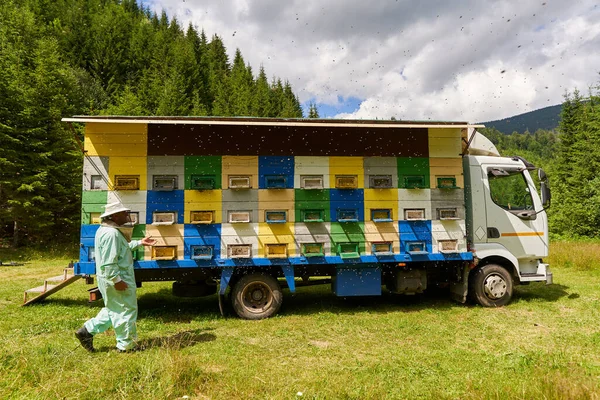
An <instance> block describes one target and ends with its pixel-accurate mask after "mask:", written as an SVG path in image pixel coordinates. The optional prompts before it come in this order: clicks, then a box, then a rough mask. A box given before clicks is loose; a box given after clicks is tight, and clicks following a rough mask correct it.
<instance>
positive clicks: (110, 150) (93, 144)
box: [84, 122, 148, 157]
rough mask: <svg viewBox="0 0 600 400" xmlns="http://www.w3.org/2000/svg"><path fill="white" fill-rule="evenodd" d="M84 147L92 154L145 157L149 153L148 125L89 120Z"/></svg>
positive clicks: (86, 126)
mask: <svg viewBox="0 0 600 400" xmlns="http://www.w3.org/2000/svg"><path fill="white" fill-rule="evenodd" d="M84 147H85V150H86V151H87V154H88V155H90V156H110V157H113V156H114V157H119V156H122V157H125V156H132V157H145V156H146V155H147V154H148V125H147V124H103V123H94V122H88V123H86V125H85V140H84Z"/></svg>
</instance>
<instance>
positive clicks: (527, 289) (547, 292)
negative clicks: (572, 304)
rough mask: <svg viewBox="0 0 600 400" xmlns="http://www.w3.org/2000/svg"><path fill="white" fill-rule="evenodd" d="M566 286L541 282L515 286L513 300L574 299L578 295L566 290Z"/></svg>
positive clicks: (549, 300) (553, 300)
mask: <svg viewBox="0 0 600 400" xmlns="http://www.w3.org/2000/svg"><path fill="white" fill-rule="evenodd" d="M568 289H569V287H568V286H565V285H559V284H552V285H546V284H545V283H542V282H539V283H538V282H536V283H532V284H530V285H528V286H517V287H516V290H515V292H514V294H513V302H521V301H526V302H530V301H540V300H541V301H547V302H555V301H558V300H560V299H562V298H563V297H567V298H569V299H576V298H578V297H579V294H577V293H569V292H568V291H567V290H568Z"/></svg>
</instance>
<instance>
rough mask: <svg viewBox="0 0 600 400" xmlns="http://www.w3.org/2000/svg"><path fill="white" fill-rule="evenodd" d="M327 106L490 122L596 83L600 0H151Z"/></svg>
mask: <svg viewBox="0 0 600 400" xmlns="http://www.w3.org/2000/svg"><path fill="white" fill-rule="evenodd" d="M144 4H146V5H148V6H150V8H151V9H152V10H154V11H156V12H158V13H160V12H161V11H162V10H165V11H166V12H167V15H168V16H169V18H173V17H176V18H177V20H178V21H179V22H180V23H181V24H182V25H183V26H184V27H186V26H187V25H188V24H189V23H190V22H191V23H192V24H193V25H194V26H195V27H196V28H197V29H199V30H201V29H204V32H205V33H206V35H207V37H208V38H209V39H210V38H211V37H212V36H213V35H214V34H217V35H219V36H220V37H221V38H222V39H223V42H224V44H225V47H226V48H227V51H228V53H229V56H230V60H233V55H234V53H235V50H236V48H239V49H240V51H241V53H242V55H243V57H244V60H245V61H246V63H247V64H250V66H252V68H253V71H254V72H255V74H256V73H257V72H258V70H259V68H260V66H261V65H262V66H263V67H264V69H265V72H266V73H267V76H268V77H270V78H272V77H273V76H276V77H278V78H281V79H282V80H284V81H285V80H288V81H289V82H290V84H291V85H292V88H293V90H294V93H296V94H297V95H298V97H299V99H300V101H301V103H302V104H303V106H304V107H305V108H307V107H308V104H310V103H311V102H312V103H315V104H316V105H317V107H318V110H319V114H320V116H321V117H327V118H358V119H371V118H379V119H389V118H391V117H394V118H396V119H399V120H436V121H453V120H454V121H468V122H472V123H475V122H485V121H491V120H496V119H502V118H506V117H510V116H513V115H517V114H522V113H525V112H528V111H533V110H536V109H540V108H543V107H547V106H551V105H555V104H560V103H561V102H562V101H563V97H564V95H565V93H566V92H567V91H568V92H572V91H573V90H575V89H577V90H579V91H580V92H582V94H585V93H587V92H588V90H589V88H590V87H592V86H596V85H598V83H599V82H600V79H599V78H600V76H599V72H600V1H593V0H533V1H532V0H518V1H517V0H368V1H365V0H301V1H300V0H144Z"/></svg>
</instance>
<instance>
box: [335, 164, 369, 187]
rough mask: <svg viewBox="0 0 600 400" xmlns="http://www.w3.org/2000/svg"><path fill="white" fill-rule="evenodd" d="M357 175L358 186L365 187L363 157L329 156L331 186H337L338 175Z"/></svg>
mask: <svg viewBox="0 0 600 400" xmlns="http://www.w3.org/2000/svg"><path fill="white" fill-rule="evenodd" d="M351 176H356V188H359V189H362V188H364V187H365V172H364V170H363V158H362V157H329V187H331V188H335V187H337V181H338V179H336V178H338V177H351Z"/></svg>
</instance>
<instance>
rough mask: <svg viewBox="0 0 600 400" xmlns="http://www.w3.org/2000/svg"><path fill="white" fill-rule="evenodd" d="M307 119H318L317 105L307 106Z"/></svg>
mask: <svg viewBox="0 0 600 400" xmlns="http://www.w3.org/2000/svg"><path fill="white" fill-rule="evenodd" d="M308 118H320V117H319V110H318V109H317V105H316V104H315V103H310V105H309V108H308Z"/></svg>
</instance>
